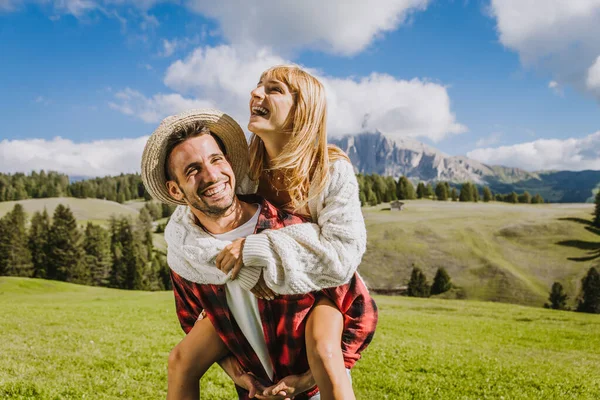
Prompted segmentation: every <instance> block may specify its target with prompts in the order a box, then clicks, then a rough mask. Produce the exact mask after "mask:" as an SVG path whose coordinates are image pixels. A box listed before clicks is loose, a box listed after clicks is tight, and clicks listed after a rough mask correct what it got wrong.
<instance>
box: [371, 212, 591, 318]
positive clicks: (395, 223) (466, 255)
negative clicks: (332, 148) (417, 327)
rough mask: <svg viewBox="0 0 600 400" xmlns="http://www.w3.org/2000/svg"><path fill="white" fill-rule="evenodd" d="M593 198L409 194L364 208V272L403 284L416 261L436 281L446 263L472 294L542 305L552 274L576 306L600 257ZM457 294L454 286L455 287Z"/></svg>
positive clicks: (388, 284)
mask: <svg viewBox="0 0 600 400" xmlns="http://www.w3.org/2000/svg"><path fill="white" fill-rule="evenodd" d="M592 212H593V204H539V205H536V204H507V203H501V202H490V203H483V202H479V203H460V202H439V201H432V200H412V201H411V200H408V201H405V208H404V210H402V211H390V209H389V205H379V206H375V207H365V208H363V214H364V215H365V221H366V224H367V232H368V246H367V253H366V254H365V256H364V257H363V262H362V264H361V266H360V272H361V274H362V276H363V277H364V278H365V279H366V281H367V282H368V284H369V286H370V287H372V288H384V289H394V288H398V287H400V286H402V285H405V284H406V283H407V282H408V280H409V278H410V272H411V270H412V266H413V265H415V266H418V267H420V268H421V269H422V270H423V271H424V272H425V274H426V275H427V276H428V279H429V282H430V283H431V281H432V279H433V276H434V275H435V272H436V269H437V268H439V267H444V268H446V270H447V271H448V273H449V274H450V276H451V278H452V280H453V282H454V283H455V284H456V285H458V286H460V287H461V288H462V296H465V297H466V298H468V299H477V300H488V301H500V302H510V303H518V304H524V305H532V306H538V307H541V306H542V305H543V304H544V302H546V301H547V297H548V292H549V290H550V287H551V286H552V283H553V282H554V281H559V282H561V283H562V285H563V286H564V287H565V291H566V292H567V293H568V294H569V296H570V304H571V305H574V304H575V303H574V302H575V298H576V297H577V295H578V293H579V290H580V283H581V278H582V277H583V276H584V275H585V273H586V272H587V270H588V269H589V268H590V267H591V266H594V265H597V264H598V261H599V259H598V258H597V257H599V256H600V236H599V234H600V230H598V229H595V228H593V227H592V226H591V224H590V222H591V219H592ZM454 293H456V292H454Z"/></svg>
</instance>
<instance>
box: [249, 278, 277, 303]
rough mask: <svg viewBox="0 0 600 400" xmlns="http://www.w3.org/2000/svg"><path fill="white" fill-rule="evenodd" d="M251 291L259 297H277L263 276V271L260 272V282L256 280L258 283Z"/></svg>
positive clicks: (267, 298)
mask: <svg viewBox="0 0 600 400" xmlns="http://www.w3.org/2000/svg"><path fill="white" fill-rule="evenodd" d="M250 292H252V294H253V295H255V296H256V297H258V298H259V299H265V300H273V299H274V298H275V292H274V291H272V290H271V289H270V288H269V287H268V286H267V284H266V283H265V278H263V274H262V272H261V273H260V277H259V278H258V282H256V285H254V287H253V288H252V289H250Z"/></svg>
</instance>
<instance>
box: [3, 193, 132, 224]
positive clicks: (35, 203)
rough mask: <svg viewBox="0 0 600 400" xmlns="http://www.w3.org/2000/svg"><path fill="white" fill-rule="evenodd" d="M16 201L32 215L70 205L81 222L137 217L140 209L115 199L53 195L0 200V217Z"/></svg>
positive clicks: (102, 221)
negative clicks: (61, 205)
mask: <svg viewBox="0 0 600 400" xmlns="http://www.w3.org/2000/svg"><path fill="white" fill-rule="evenodd" d="M15 203H19V204H21V205H23V208H24V209H25V212H26V213H28V214H29V215H30V217H31V214H33V213H34V212H36V211H40V212H41V211H43V210H44V208H46V210H47V211H48V214H49V215H50V216H52V213H53V212H54V209H55V208H56V207H57V206H58V205H59V204H63V205H65V206H68V207H69V208H70V209H71V211H73V215H74V216H75V218H76V219H77V222H79V223H85V222H87V221H90V222H96V223H102V224H104V223H106V221H108V220H109V219H110V217H111V216H112V215H115V216H130V217H137V215H138V211H137V210H135V209H134V208H132V207H128V206H126V205H123V204H119V203H117V202H114V201H108V200H99V199H78V198H74V197H51V198H47V199H27V200H19V201H3V202H0V217H2V216H4V214H6V213H7V212H9V211H10V210H12V209H13V207H14V206H15Z"/></svg>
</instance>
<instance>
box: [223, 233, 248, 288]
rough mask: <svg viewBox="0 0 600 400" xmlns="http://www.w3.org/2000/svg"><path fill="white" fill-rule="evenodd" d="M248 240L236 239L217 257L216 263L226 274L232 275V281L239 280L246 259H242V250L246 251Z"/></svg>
mask: <svg viewBox="0 0 600 400" xmlns="http://www.w3.org/2000/svg"><path fill="white" fill-rule="evenodd" d="M245 241H246V238H241V239H236V240H234V241H233V242H231V244H228V245H227V246H225V248H224V249H223V250H221V252H220V253H219V255H217V259H216V263H217V268H219V269H220V270H221V271H223V272H224V273H226V274H228V273H229V271H232V270H233V272H232V273H231V279H235V278H237V275H238V273H239V272H240V269H242V267H243V266H244V258H243V257H242V250H243V249H244V242H245Z"/></svg>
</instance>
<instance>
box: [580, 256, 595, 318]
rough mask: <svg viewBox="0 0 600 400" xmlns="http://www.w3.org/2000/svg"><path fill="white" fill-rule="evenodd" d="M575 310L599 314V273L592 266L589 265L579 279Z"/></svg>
mask: <svg viewBox="0 0 600 400" xmlns="http://www.w3.org/2000/svg"><path fill="white" fill-rule="evenodd" d="M577 311H580V312H587V313H593V314H600V274H599V273H598V271H597V270H596V268H594V267H591V268H590V269H589V270H588V273H587V274H586V276H585V277H584V278H583V279H582V280H581V295H580V299H579V304H578V305H577Z"/></svg>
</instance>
